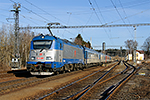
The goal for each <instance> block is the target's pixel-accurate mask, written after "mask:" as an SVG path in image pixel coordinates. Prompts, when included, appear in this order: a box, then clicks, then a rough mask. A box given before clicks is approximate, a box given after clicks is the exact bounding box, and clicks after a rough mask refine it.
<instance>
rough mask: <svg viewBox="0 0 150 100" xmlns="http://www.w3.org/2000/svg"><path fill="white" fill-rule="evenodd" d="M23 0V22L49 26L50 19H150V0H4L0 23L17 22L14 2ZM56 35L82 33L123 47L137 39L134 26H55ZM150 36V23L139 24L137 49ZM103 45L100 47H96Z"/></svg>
mask: <svg viewBox="0 0 150 100" xmlns="http://www.w3.org/2000/svg"><path fill="white" fill-rule="evenodd" d="M14 2H16V3H20V4H21V8H20V10H21V11H20V13H19V17H20V18H19V21H20V22H19V24H20V26H23V27H26V26H28V25H30V26H46V25H47V23H50V22H59V23H60V24H61V25H67V26H73V25H75V26H81V25H103V24H109V25H111V24H138V23H150V6H149V5H150V0H1V1H0V27H1V26H2V25H3V24H5V25H7V24H14V20H12V19H9V20H8V21H7V20H6V19H7V18H13V17H14V16H13V14H14V13H13V12H10V10H13V4H14ZM31 31H34V32H36V33H43V34H49V31H48V30H47V29H43V30H39V29H37V30H35V29H34V30H31ZM52 32H53V34H54V35H55V36H57V37H60V38H63V39H68V40H70V41H72V40H71V39H70V38H72V39H73V38H75V37H76V36H77V35H78V34H81V35H82V37H83V38H84V40H85V41H92V46H101V45H102V43H103V42H105V43H106V47H107V48H106V49H108V48H117V49H118V48H120V46H123V48H125V47H124V45H125V43H124V42H125V41H126V40H127V39H132V40H134V37H135V31H134V28H133V27H111V28H82V29H52ZM149 36H150V26H139V27H137V31H136V40H137V42H138V44H139V45H138V49H141V46H142V45H143V43H144V41H145V40H146V38H148V37H149ZM94 48H95V49H101V47H98V48H97V47H94Z"/></svg>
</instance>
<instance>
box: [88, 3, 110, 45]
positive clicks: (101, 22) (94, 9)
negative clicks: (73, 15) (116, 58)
mask: <svg viewBox="0 0 150 100" xmlns="http://www.w3.org/2000/svg"><path fill="white" fill-rule="evenodd" d="M88 1H89V3H90V5H91V7H92V9H93V10H94V12H95V14H96V16H97V18H98V20H99V22H100V23H101V24H102V22H101V20H100V18H99V16H98V14H97V12H96V11H95V8H94V7H93V4H92V2H91V1H90V0H88ZM104 30H105V32H106V34H107V36H108V38H109V40H110V42H111V43H113V41H111V39H110V36H109V35H108V33H107V31H106V29H104Z"/></svg>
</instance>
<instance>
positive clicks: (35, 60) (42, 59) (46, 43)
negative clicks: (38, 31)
mask: <svg viewBox="0 0 150 100" xmlns="http://www.w3.org/2000/svg"><path fill="white" fill-rule="evenodd" d="M54 45H55V39H54V37H50V36H37V37H35V38H33V40H32V41H31V47H30V57H29V61H28V62H27V70H28V71H30V73H31V74H32V75H51V74H53V70H52V68H51V67H52V64H53V62H54V56H55V51H54Z"/></svg>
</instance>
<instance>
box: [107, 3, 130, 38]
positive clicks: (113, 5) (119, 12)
mask: <svg viewBox="0 0 150 100" xmlns="http://www.w3.org/2000/svg"><path fill="white" fill-rule="evenodd" d="M110 1H111V3H112V4H113V6H114V8H115V9H116V11H117V13H118V15H119V17H120V18H121V20H122V21H123V23H125V24H126V22H125V21H124V19H123V18H122V16H121V14H120V12H119V11H118V9H117V7H116V6H115V4H114V2H113V0H110ZM127 29H128V28H127ZM128 31H129V33H130V34H131V36H132V37H133V35H132V33H131V32H130V30H129V29H128Z"/></svg>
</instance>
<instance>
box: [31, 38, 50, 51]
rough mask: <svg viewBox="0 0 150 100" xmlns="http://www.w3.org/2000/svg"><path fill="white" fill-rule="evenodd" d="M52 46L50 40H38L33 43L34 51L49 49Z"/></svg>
mask: <svg viewBox="0 0 150 100" xmlns="http://www.w3.org/2000/svg"><path fill="white" fill-rule="evenodd" d="M51 45H52V40H38V41H33V48H34V49H49V48H50V47H51Z"/></svg>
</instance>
